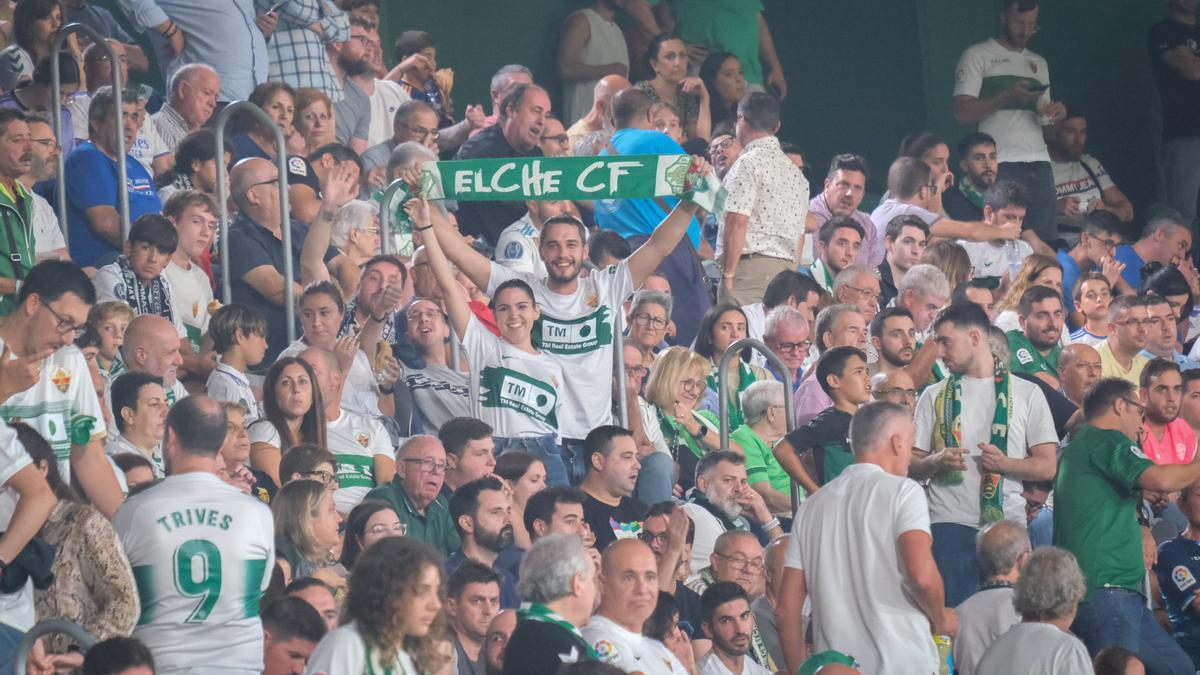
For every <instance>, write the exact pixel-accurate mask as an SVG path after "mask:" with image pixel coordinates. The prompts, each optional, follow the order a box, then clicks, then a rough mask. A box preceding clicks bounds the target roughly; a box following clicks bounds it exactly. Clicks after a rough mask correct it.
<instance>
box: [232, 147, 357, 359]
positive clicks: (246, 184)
mask: <svg viewBox="0 0 1200 675" xmlns="http://www.w3.org/2000/svg"><path fill="white" fill-rule="evenodd" d="M229 177H230V192H231V194H232V195H233V201H234V204H236V205H237V207H238V217H237V219H235V220H234V221H233V223H232V224H231V225H230V227H229V240H230V242H231V244H232V245H231V246H230V247H229V269H230V278H231V279H232V287H233V288H232V290H233V301H234V302H237V303H241V304H244V305H249V306H251V307H253V308H255V309H257V310H258V311H260V312H262V314H263V316H264V317H266V319H267V344H268V347H269V348H268V349H267V354H266V357H265V358H264V359H263V361H262V362H263V363H264V364H267V365H270V364H271V363H274V362H275V359H276V358H277V357H278V356H279V352H281V351H282V350H283V349H284V348H285V347H287V315H286V312H285V310H284V307H285V305H286V302H287V295H286V289H287V286H288V284H291V287H292V291H293V293H294V295H295V297H299V296H300V292H301V291H302V290H303V289H302V287H301V284H307V283H310V282H312V281H320V280H321V278H322V274H321V272H322V270H320V269H317V266H316V265H307V264H303V261H305V260H310V259H312V258H313V256H311V255H309V256H305V255H304V254H305V250H304V243H305V241H306V239H307V238H308V227H307V226H306V225H304V224H303V223H298V222H294V221H293V222H292V223H291V231H292V251H291V255H292V260H293V263H294V264H293V265H292V278H291V279H290V280H287V281H285V279H284V275H283V274H284V258H285V257H286V256H287V253H286V252H285V251H284V248H283V225H282V223H283V218H282V217H281V214H280V209H279V183H278V180H279V172H278V170H277V169H276V168H275V165H274V164H272V163H271V162H269V161H267V160H265V159H262V158H259V157H252V158H249V159H243V160H242V161H240V162H238V163H237V165H235V166H234V167H233V171H231V172H230V174H229ZM310 248H311V247H310ZM336 255H337V251H336V250H334V249H332V248H328V247H326V251H325V252H324V254H323V255H321V256H317V258H318V259H323V260H324V261H326V262H328V261H329V260H332V259H333V257H334V256H336ZM326 275H327V273H326Z"/></svg>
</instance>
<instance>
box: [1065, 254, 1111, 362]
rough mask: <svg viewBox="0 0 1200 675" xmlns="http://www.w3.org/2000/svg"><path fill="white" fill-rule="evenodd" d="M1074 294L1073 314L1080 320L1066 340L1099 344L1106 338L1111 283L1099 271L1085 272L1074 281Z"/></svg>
mask: <svg viewBox="0 0 1200 675" xmlns="http://www.w3.org/2000/svg"><path fill="white" fill-rule="evenodd" d="M1122 283H1124V282H1122ZM1064 290H1065V287H1064ZM1074 295H1075V302H1074V303H1072V304H1073V306H1074V307H1075V314H1074V316H1076V317H1080V319H1081V321H1080V322H1079V328H1077V329H1076V330H1073V331H1071V335H1070V337H1069V338H1068V340H1069V341H1070V344H1085V345H1088V346H1090V347H1096V346H1099V345H1100V343H1101V342H1104V340H1105V339H1107V338H1108V306H1109V304H1110V303H1112V299H1113V294H1112V284H1111V283H1110V282H1109V280H1108V277H1106V276H1104V275H1103V274H1101V273H1100V272H1087V273H1086V274H1084V275H1083V276H1080V277H1079V279H1078V280H1077V281H1076V282H1075V291H1074Z"/></svg>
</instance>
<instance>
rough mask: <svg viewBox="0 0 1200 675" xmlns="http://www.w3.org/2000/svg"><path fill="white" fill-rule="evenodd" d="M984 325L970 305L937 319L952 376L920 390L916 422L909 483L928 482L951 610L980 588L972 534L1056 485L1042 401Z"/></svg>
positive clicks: (1020, 514)
mask: <svg viewBox="0 0 1200 675" xmlns="http://www.w3.org/2000/svg"><path fill="white" fill-rule="evenodd" d="M990 326H991V322H990V321H988V318H987V314H985V313H984V311H983V310H982V309H980V308H979V306H978V305H975V304H966V305H951V306H950V307H948V308H947V309H946V310H945V311H943V312H942V314H941V316H939V317H938V319H937V321H936V322H935V323H934V333H935V335H936V338H935V339H934V340H933V341H934V342H935V343H936V344H937V346H938V349H939V351H940V352H941V357H942V361H943V362H944V363H945V364H946V368H947V369H948V370H949V371H950V376H949V377H948V378H946V379H944V380H942V381H940V382H938V383H936V384H932V385H930V386H929V387H927V388H926V389H925V391H924V392H923V393H922V394H921V398H920V399H919V400H918V401H917V412H916V417H915V418H914V422H915V424H916V440H915V441H914V448H913V453H914V454H913V460H912V466H911V467H910V468H909V471H908V476H909V477H910V478H912V479H913V480H916V481H923V480H926V479H932V481H931V483H930V487H929V506H930V510H929V515H930V520H931V521H932V523H933V524H932V526H931V532H932V536H933V557H934V559H935V560H936V561H937V566H938V569H939V570H940V571H941V575H942V576H943V577H944V578H945V588H946V605H947V606H950V607H955V606H958V604H959V603H961V602H962V601H963V600H966V599H967V597H969V596H970V595H971V594H972V593H973V592H974V591H975V588H976V586H978V584H979V562H978V559H977V558H976V551H975V536H976V534H977V533H978V531H979V528H980V527H981V526H984V525H987V524H988V523H991V522H994V521H996V520H1001V519H1008V520H1015V521H1020V522H1024V520H1023V518H1024V513H1025V500H1024V499H1023V498H1022V497H1021V481H1036V480H1050V479H1051V478H1053V477H1054V469H1055V448H1056V447H1057V445H1058V434H1057V433H1056V431H1055V429H1054V423H1053V419H1052V417H1051V415H1050V408H1049V406H1048V404H1047V403H1046V397H1045V396H1044V395H1043V394H1042V392H1041V389H1039V388H1038V386H1037V385H1035V384H1033V383H1032V382H1027V381H1025V380H1023V379H1021V378H1019V377H1012V376H1010V374H1009V373H1008V372H1007V370H1006V369H1004V368H1003V365H1002V364H998V363H997V359H996V357H995V356H993V354H992V349H991V347H990V345H989V342H988V328H989V327H990ZM985 486H986V487H987V488H988V489H986V490H985V489H984V488H985ZM797 522H799V520H797Z"/></svg>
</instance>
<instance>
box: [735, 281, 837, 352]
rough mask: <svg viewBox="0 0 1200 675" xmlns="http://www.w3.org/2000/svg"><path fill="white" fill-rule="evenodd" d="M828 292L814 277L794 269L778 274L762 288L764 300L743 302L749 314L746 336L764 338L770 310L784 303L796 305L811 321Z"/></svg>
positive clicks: (744, 308) (746, 313)
mask: <svg viewBox="0 0 1200 675" xmlns="http://www.w3.org/2000/svg"><path fill="white" fill-rule="evenodd" d="M823 295H825V292H824V291H823V290H822V289H821V287H820V285H819V284H818V283H817V281H816V280H815V279H813V278H812V277H811V276H809V275H807V274H801V273H800V272H797V271H795V270H784V271H782V272H780V273H779V274H776V275H775V277H774V278H773V279H771V281H770V282H769V283H768V284H767V290H766V291H764V292H763V299H762V302H756V303H753V304H750V305H743V306H742V312H743V313H744V314H745V315H746V337H749V338H754V339H755V340H762V339H764V337H765V335H766V323H767V314H770V313H771V310H773V309H775V308H776V307H779V306H781V305H787V306H788V307H791V308H793V309H797V310H799V311H800V313H801V314H803V315H804V318H805V319H806V320H808V321H809V323H811V322H812V321H813V320H814V319H815V318H816V314H817V309H818V307H817V306H818V305H819V304H820V303H821V297H822V296H823Z"/></svg>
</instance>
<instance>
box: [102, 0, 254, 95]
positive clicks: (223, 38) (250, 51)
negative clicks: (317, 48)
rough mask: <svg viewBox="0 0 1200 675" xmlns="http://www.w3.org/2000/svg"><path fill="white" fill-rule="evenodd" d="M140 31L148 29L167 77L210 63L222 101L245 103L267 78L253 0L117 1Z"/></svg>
mask: <svg viewBox="0 0 1200 675" xmlns="http://www.w3.org/2000/svg"><path fill="white" fill-rule="evenodd" d="M116 4H117V6H118V7H120V8H121V11H123V12H124V13H125V16H127V17H129V18H130V21H131V22H132V23H133V24H134V26H135V28H137V30H138V31H150V44H151V45H152V46H153V48H154V53H155V57H156V60H157V61H158V64H159V69H160V70H162V74H163V78H164V79H167V80H169V79H170V77H171V76H173V75H174V74H175V71H177V70H179V69H180V68H182V67H183V66H184V65H187V64H189V63H207V64H208V65H210V66H212V67H213V69H214V70H216V71H217V74H218V75H219V76H220V79H221V95H220V100H221V101H222V102H226V103H228V102H232V101H241V100H244V99H247V98H249V96H250V92H251V91H253V89H254V88H255V87H256V86H258V85H259V84H262V83H263V82H266V81H267V75H268V65H269V63H270V57H269V55H268V53H267V42H266V38H265V36H264V35H263V31H262V29H260V28H259V27H258V26H257V25H256V17H255V8H254V2H253V0H233V1H232V2H231V3H230V5H214V4H211V3H207V2H194V1H193V0H117V3H116Z"/></svg>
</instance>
